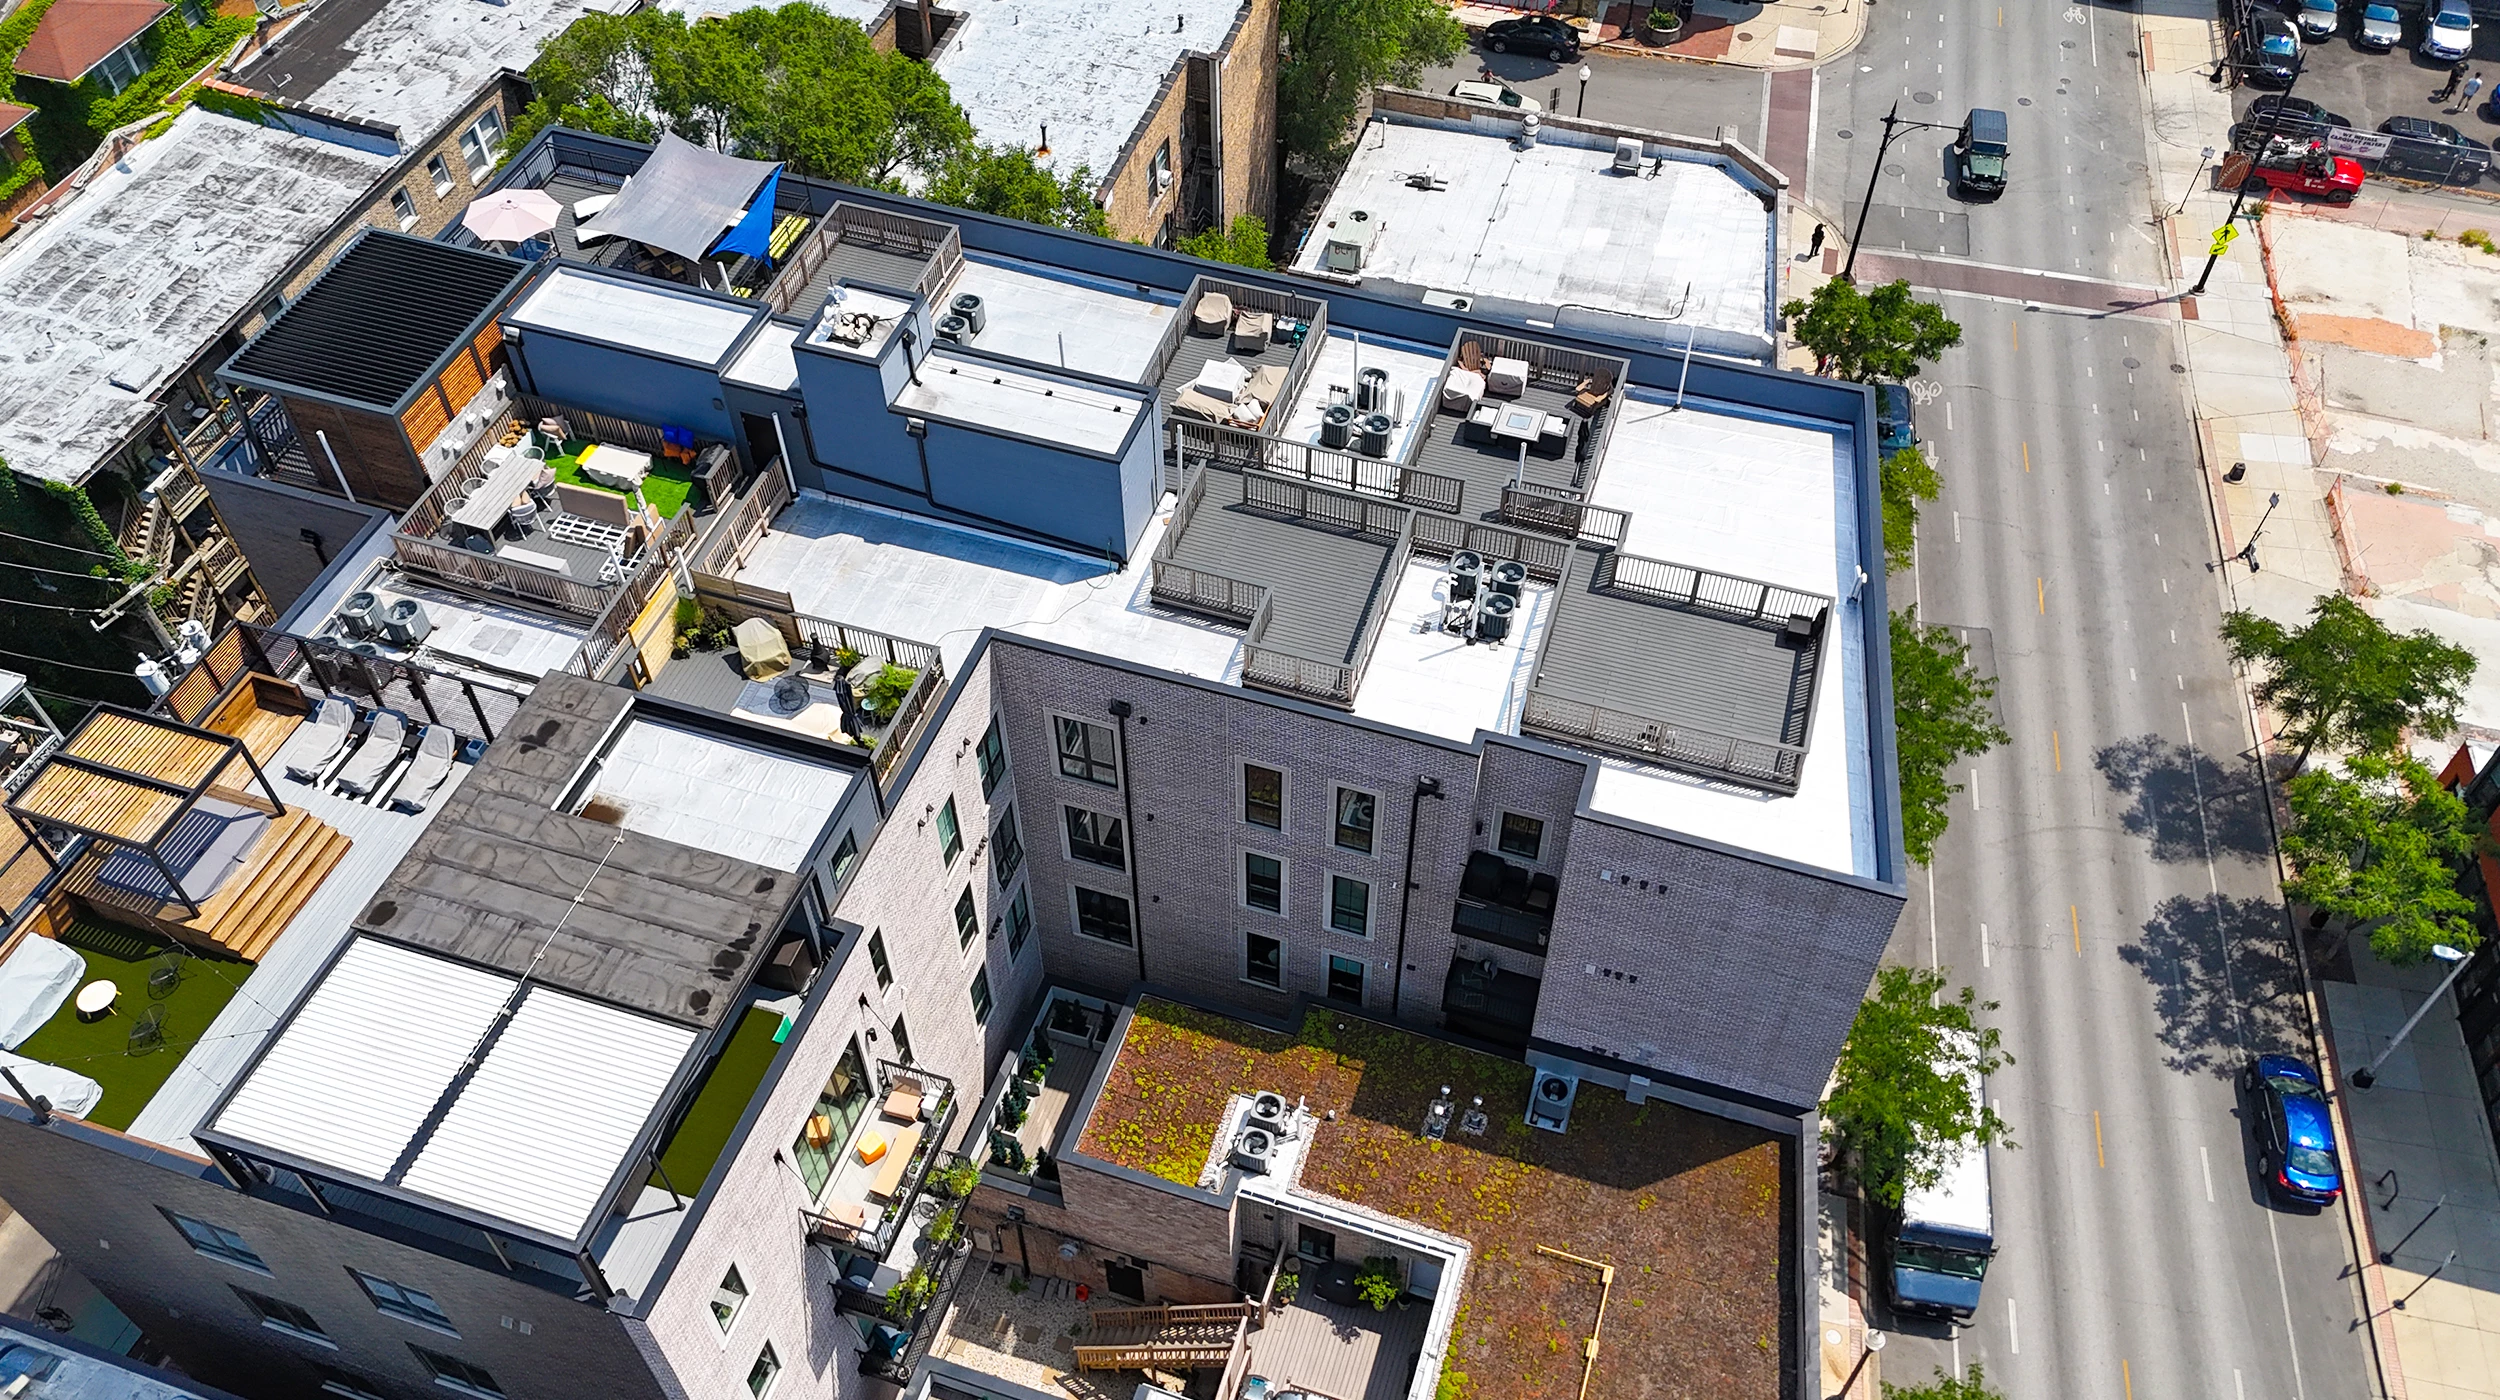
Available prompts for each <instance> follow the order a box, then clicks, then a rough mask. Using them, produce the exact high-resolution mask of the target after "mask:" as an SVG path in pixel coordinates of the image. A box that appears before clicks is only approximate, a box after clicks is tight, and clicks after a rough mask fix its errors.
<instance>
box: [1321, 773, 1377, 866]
mask: <svg viewBox="0 0 2500 1400" xmlns="http://www.w3.org/2000/svg"><path fill="white" fill-rule="evenodd" d="M1349 796H1351V797H1360V798H1362V799H1363V800H1364V801H1365V802H1367V803H1369V804H1370V805H1369V806H1368V807H1367V808H1366V809H1365V810H1366V813H1367V814H1368V816H1369V818H1370V821H1371V825H1370V826H1368V827H1365V828H1364V829H1363V844H1362V845H1360V846H1353V845H1348V844H1347V843H1346V839H1345V834H1346V824H1345V800H1346V798H1348V797H1349ZM1328 828H1329V830H1328V840H1329V844H1331V845H1333V846H1335V847H1336V848H1337V849H1338V850H1340V851H1351V852H1353V853H1354V854H1356V855H1362V856H1368V855H1377V854H1379V852H1380V794H1379V793H1376V792H1373V791H1372V790H1371V789H1369V788H1359V787H1349V786H1347V785H1346V784H1344V783H1339V784H1337V798H1336V801H1335V802H1334V803H1332V804H1331V805H1330V807H1329V809H1328Z"/></svg>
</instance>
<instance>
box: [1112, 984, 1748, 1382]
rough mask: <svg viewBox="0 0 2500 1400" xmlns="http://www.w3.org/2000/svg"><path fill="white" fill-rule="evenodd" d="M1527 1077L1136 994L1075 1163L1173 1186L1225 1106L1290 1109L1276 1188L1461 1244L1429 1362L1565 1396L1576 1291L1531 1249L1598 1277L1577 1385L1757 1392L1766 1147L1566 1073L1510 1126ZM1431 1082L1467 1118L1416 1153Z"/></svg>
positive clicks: (1586, 1301) (1738, 1127) (1576, 1346)
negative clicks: (1562, 1115)
mask: <svg viewBox="0 0 2500 1400" xmlns="http://www.w3.org/2000/svg"><path fill="white" fill-rule="evenodd" d="M1533 1073H1534V1072H1533V1071H1532V1070H1530V1069H1529V1067H1528V1066H1526V1065H1524V1064H1521V1063H1518V1062H1516V1061H1512V1060H1504V1059H1498V1058H1495V1057H1494V1056H1491V1055H1485V1054H1479V1053H1477V1052H1475V1051H1472V1050H1464V1049H1460V1048H1458V1047H1456V1046H1453V1045H1450V1044H1448V1043H1446V1042H1443V1041H1439V1040H1434V1039H1431V1038H1428V1037H1425V1036H1420V1035H1416V1034H1413V1033H1411V1032H1407V1031H1402V1030H1397V1029H1394V1028H1391V1027H1389V1026H1385V1025H1382V1024H1379V1023H1377V1022H1373V1021H1368V1020H1364V1019H1363V1018H1361V1017H1359V1016H1356V1015H1353V1014H1351V1013H1348V1012H1344V1011H1340V1010H1336V1009H1334V1008H1314V1009H1312V1010H1311V1011H1310V1012H1309V1013H1308V1014H1307V1015H1306V1016H1305V1018H1304V1020H1303V1022H1302V1024H1301V1026H1300V1027H1299V1029H1298V1030H1297V1031H1295V1032H1292V1033H1283V1032H1278V1031H1273V1030H1268V1029H1265V1028H1262V1027H1259V1026H1255V1025H1252V1024H1250V1023H1248V1022H1245V1021H1241V1020H1237V1019H1234V1018H1232V1017H1227V1016H1221V1015H1216V1014H1213V1013H1209V1012H1203V1011H1198V1010H1194V1009H1191V1008H1187V1007H1183V1006H1179V1005H1177V1004H1174V1003H1172V1002H1168V1001H1162V1000H1158V999H1155V998H1146V999H1144V1000H1142V1001H1140V1002H1139V1003H1138V1005H1137V1007H1136V1008H1135V1012H1134V1014H1133V1016H1132V1017H1131V1019H1130V1021H1129V1023H1128V1029H1127V1033H1126V1035H1125V1036H1124V1037H1123V1038H1122V1040H1121V1042H1120V1044H1119V1046H1118V1048H1117V1050H1116V1052H1115V1054H1114V1057H1113V1060H1112V1063H1111V1065H1110V1067H1109V1069H1108V1070H1107V1071H1105V1073H1104V1076H1103V1080H1102V1085H1101V1089H1100V1092H1099V1093H1098V1094H1097V1096H1096V1097H1095V1100H1094V1102H1093V1105H1092V1110H1091V1113H1090V1115H1089V1116H1088V1118H1087V1120H1086V1123H1085V1127H1084V1132H1083V1134H1082V1136H1081V1137H1080V1138H1079V1139H1078V1140H1077V1145H1076V1151H1077V1153H1078V1154H1080V1155H1081V1156H1084V1157H1091V1158H1094V1159H1096V1160H1099V1161H1104V1162H1109V1163H1112V1164H1114V1165H1117V1166H1121V1167H1126V1168H1129V1169H1131V1170H1133V1171H1138V1172H1143V1173H1145V1174H1147V1175H1150V1176H1155V1177H1161V1178H1163V1179H1164V1180H1166V1181H1169V1182H1171V1183H1172V1184H1173V1185H1174V1187H1175V1188H1176V1189H1189V1190H1194V1189H1196V1188H1197V1185H1198V1182H1199V1179H1200V1172H1201V1169H1202V1168H1203V1167H1204V1165H1205V1164H1206V1161H1207V1158H1208V1153H1209V1152H1210V1150H1211V1149H1212V1148H1213V1147H1214V1145H1215V1138H1216V1133H1217V1131H1218V1129H1219V1127H1220V1126H1221V1124H1222V1122H1223V1119H1224V1115H1225V1112H1226V1109H1227V1106H1228V1105H1229V1103H1230V1102H1231V1100H1232V1098H1233V1096H1235V1095H1238V1094H1252V1093H1258V1092H1262V1091H1267V1092H1274V1093H1279V1094H1282V1095H1284V1096H1285V1098H1286V1099H1287V1100H1288V1101H1292V1100H1296V1099H1300V1100H1303V1101H1304V1105H1305V1107H1307V1108H1308V1110H1309V1111H1310V1113H1311V1114H1313V1115H1316V1116H1317V1117H1318V1118H1319V1121H1318V1123H1317V1125H1316V1127H1315V1129H1314V1130H1313V1137H1312V1140H1311V1142H1310V1144H1309V1146H1308V1147H1307V1148H1306V1149H1305V1150H1304V1153H1303V1158H1302V1165H1301V1174H1300V1178H1299V1181H1298V1183H1297V1185H1296V1188H1295V1189H1296V1191H1297V1192H1298V1193H1300V1194H1305V1195H1316V1196H1323V1197H1330V1198H1334V1199H1337V1200H1342V1201H1350V1202H1352V1203H1354V1204H1355V1205H1357V1206H1360V1207H1364V1208H1366V1209H1368V1210H1371V1211H1376V1212H1379V1213H1381V1214H1383V1215H1387V1216H1389V1217H1392V1218H1394V1219H1397V1220H1401V1221H1411V1222H1414V1223H1416V1224H1419V1225H1422V1226H1425V1227H1427V1228H1429V1229H1432V1230H1437V1231H1441V1232H1444V1233H1447V1234H1451V1235H1456V1236H1459V1237H1460V1238H1463V1239H1465V1240H1466V1241H1467V1242H1468V1243H1469V1244H1470V1245H1471V1246H1473V1254H1472V1258H1471V1262H1470V1263H1469V1265H1468V1268H1467V1272H1466V1278H1465V1284H1464V1290H1465V1291H1464V1293H1463V1295H1462V1296H1461V1298H1460V1300H1459V1302H1460V1307H1461V1309H1462V1310H1463V1311H1462V1318H1463V1321H1462V1322H1461V1323H1460V1325H1459V1327H1458V1329H1457V1335H1456V1337H1455V1338H1454V1340H1453V1341H1452V1342H1451V1344H1450V1350H1449V1356H1448V1362H1447V1369H1448V1370H1452V1371H1465V1372H1468V1373H1469V1374H1470V1375H1473V1376H1476V1377H1479V1378H1485V1377H1499V1378H1501V1384H1500V1386H1499V1389H1500V1392H1501V1393H1502V1394H1503V1395H1505V1396H1507V1397H1516V1400H1549V1397H1550V1400H1572V1397H1575V1396H1578V1395H1581V1394H1582V1393H1583V1392H1582V1391H1581V1389H1580V1386H1581V1361H1580V1344H1581V1342H1582V1340H1583V1339H1584V1338H1586V1337H1587V1336H1588V1335H1589V1334H1590V1333H1591V1332H1592V1331H1594V1330H1596V1326H1595V1322H1596V1317H1597V1311H1598V1304H1599V1296H1598V1295H1599V1287H1598V1280H1597V1278H1596V1276H1595V1271H1594V1270H1591V1269H1586V1268H1582V1267H1580V1266H1576V1265H1572V1264H1569V1263H1566V1262H1564V1261H1561V1260H1557V1259H1554V1258H1552V1257H1551V1256H1548V1255H1545V1254H1542V1253H1540V1252H1539V1250H1538V1246H1540V1245H1543V1246H1550V1247H1551V1248H1554V1249H1558V1250H1562V1251H1564V1252H1566V1253H1571V1254H1577V1255H1580V1256H1582V1257H1583V1258H1589V1259H1598V1260H1602V1261H1606V1262H1611V1263H1613V1264H1614V1265H1616V1269H1617V1271H1616V1274H1615V1281H1614V1290H1613V1294H1612V1296H1611V1298H1610V1299H1609V1300H1608V1302H1607V1305H1606V1309H1605V1324H1604V1336H1605V1345H1604V1348H1603V1350H1602V1351H1601V1352H1600V1353H1599V1357H1598V1362H1597V1366H1596V1369H1595V1371H1594V1373H1593V1374H1592V1376H1591V1377H1590V1380H1589V1383H1588V1388H1587V1390H1586V1392H1585V1394H1586V1395H1588V1396H1590V1397H1594V1398H1595V1400H1615V1397H1632V1396H1646V1395H1649V1394H1651V1393H1652V1387H1653V1386H1654V1384H1655V1382H1656V1379H1657V1378H1658V1377H1661V1376H1674V1377H1676V1378H1678V1381H1679V1383H1680V1384H1682V1385H1684V1386H1685V1387H1687V1388H1688V1389H1689V1390H1690V1392H1691V1393H1693V1394H1699V1395H1769V1394H1773V1393H1775V1392H1776V1391H1777V1389H1778V1387H1779V1384H1780V1361H1779V1357H1780V1354H1781V1353H1780V1346H1779V1340H1778V1339H1779V1338H1780V1337H1781V1336H1782V1334H1783V1331H1784V1330H1785V1329H1787V1328H1790V1327H1793V1326H1795V1325H1797V1322H1798V1319H1795V1318H1792V1317H1787V1316H1784V1315H1783V1311H1782V1308H1783V1304H1782V1300H1783V1299H1784V1298H1785V1297H1786V1296H1787V1295H1788V1292H1789V1290H1788V1289H1787V1288H1786V1287H1784V1286H1783V1277H1784V1275H1785V1274H1786V1273H1787V1271H1788V1270H1789V1269H1790V1268H1791V1267H1792V1264H1791V1262H1790V1260H1789V1258H1788V1257H1787V1255H1786V1253H1785V1252H1784V1251H1783V1250H1782V1249H1781V1247H1780V1233H1781V1222H1782V1220H1783V1218H1784V1210H1783V1206H1784V1203H1785V1197H1786V1195H1787V1184H1786V1183H1787V1177H1786V1175H1785V1174H1784V1173H1783V1172H1782V1170H1781V1162H1780V1153H1781V1148H1780V1143H1779V1140H1778V1139H1777V1138H1775V1137H1774V1136H1773V1135H1771V1134H1770V1133H1768V1132H1765V1131H1763V1130H1761V1129H1758V1128H1752V1127H1748V1126H1745V1125H1743V1124H1739V1123H1735V1122H1731V1121H1729V1120H1727V1119H1723V1118H1716V1117H1711V1116H1708V1115H1705V1114H1700V1113H1695V1112H1692V1111H1690V1110H1687V1109H1682V1108H1677V1107H1675V1106H1673V1105H1671V1104H1667V1103H1664V1102H1659V1101H1651V1102H1649V1103H1645V1104H1639V1105H1634V1104H1631V1103H1627V1102H1626V1101H1625V1100H1624V1098H1623V1097H1622V1096H1621V1095H1619V1094H1617V1093H1615V1092H1614V1091H1612V1090H1609V1089H1604V1088H1600V1087H1598V1086H1596V1085H1593V1084H1588V1083H1585V1082H1584V1083H1582V1085H1581V1086H1580V1092H1579V1095H1578V1097H1577V1099H1576V1101H1575V1102H1574V1104H1573V1106H1572V1111H1571V1121H1570V1128H1569V1130H1568V1131H1567V1132H1564V1133H1561V1134H1555V1133H1548V1132H1543V1131H1539V1130H1537V1129H1533V1128H1530V1127H1529V1126H1527V1123H1526V1121H1525V1114H1526V1109H1527V1101H1528V1091H1529V1088H1530V1084H1531V1081H1532V1079H1533ZM1444 1085H1446V1086H1448V1087H1449V1089H1450V1091H1451V1097H1452V1099H1453V1100H1454V1101H1455V1102H1456V1103H1457V1104H1458V1105H1459V1106H1460V1107H1461V1109H1462V1110H1464V1109H1465V1107H1466V1106H1467V1105H1469V1103H1470V1102H1471V1100H1473V1099H1474V1098H1476V1097H1477V1096H1479V1095H1480V1096H1482V1099H1483V1103H1484V1109H1483V1112H1484V1117H1483V1119H1482V1120H1481V1121H1480V1122H1470V1121H1468V1120H1466V1119H1465V1118H1464V1117H1462V1118H1461V1121H1459V1122H1458V1123H1457V1124H1456V1125H1455V1126H1453V1127H1452V1128H1451V1129H1450V1131H1449V1133H1448V1136H1447V1139H1446V1141H1444V1142H1441V1143H1437V1144H1436V1143H1433V1142H1431V1141H1429V1140H1427V1139H1426V1138H1425V1137H1424V1136H1423V1135H1422V1132H1421V1128H1422V1125H1423V1122H1424V1119H1425V1114H1426V1111H1427V1110H1428V1109H1429V1107H1430V1106H1431V1104H1432V1103H1433V1101H1434V1099H1435V1098H1436V1097H1437V1096H1438V1093H1439V1090H1440V1089H1441V1087H1442V1086H1444ZM1332 1114H1333V1115H1334V1116H1333V1117H1331V1116H1329V1115H1332ZM1072 1165H1074V1163H1072ZM1635 1264H1637V1265H1638V1266H1639V1267H1638V1268H1634V1267H1632V1266H1633V1265H1635ZM1401 1359H1402V1358H1401Z"/></svg>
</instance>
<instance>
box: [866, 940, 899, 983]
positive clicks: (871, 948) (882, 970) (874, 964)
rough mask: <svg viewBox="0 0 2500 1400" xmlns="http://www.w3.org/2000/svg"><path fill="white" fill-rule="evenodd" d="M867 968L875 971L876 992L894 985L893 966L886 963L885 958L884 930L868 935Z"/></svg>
mask: <svg viewBox="0 0 2500 1400" xmlns="http://www.w3.org/2000/svg"><path fill="white" fill-rule="evenodd" d="M868 966H870V967H871V968H874V969H875V970H876V973H877V990H878V991H884V990H885V989H886V988H888V987H891V986H893V985H894V964H892V963H890V962H888V961H886V957H885V930H884V929H877V930H875V931H873V932H871V933H870V934H869V935H868Z"/></svg>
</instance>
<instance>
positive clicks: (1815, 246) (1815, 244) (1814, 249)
mask: <svg viewBox="0 0 2500 1400" xmlns="http://www.w3.org/2000/svg"><path fill="white" fill-rule="evenodd" d="M1821 256H1823V226H1822V225H1821V224H1816V225H1815V226H1814V237H1813V238H1812V239H1810V240H1808V241H1807V243H1806V257H1807V258H1808V259H1813V258H1819V257H1821Z"/></svg>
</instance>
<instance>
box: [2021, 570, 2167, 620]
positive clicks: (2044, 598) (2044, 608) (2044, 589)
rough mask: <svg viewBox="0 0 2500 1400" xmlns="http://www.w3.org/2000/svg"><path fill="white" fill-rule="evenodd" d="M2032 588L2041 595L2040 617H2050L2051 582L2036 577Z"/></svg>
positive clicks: (2032, 582)
mask: <svg viewBox="0 0 2500 1400" xmlns="http://www.w3.org/2000/svg"><path fill="white" fill-rule="evenodd" d="M2031 586H2032V591H2033V592H2034V593H2037V594H2039V595H2040V615H2041V616H2042V617H2047V616H2048V615H2049V581H2048V580H2047V579H2044V578H2039V577H2034V578H2033V579H2032V580H2031ZM2164 591H2165V592H2167V591H2168V590H2166V589H2165V590H2164Z"/></svg>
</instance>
